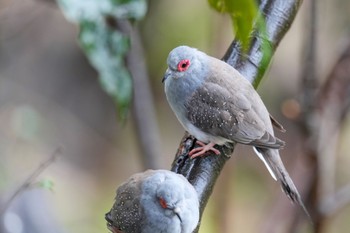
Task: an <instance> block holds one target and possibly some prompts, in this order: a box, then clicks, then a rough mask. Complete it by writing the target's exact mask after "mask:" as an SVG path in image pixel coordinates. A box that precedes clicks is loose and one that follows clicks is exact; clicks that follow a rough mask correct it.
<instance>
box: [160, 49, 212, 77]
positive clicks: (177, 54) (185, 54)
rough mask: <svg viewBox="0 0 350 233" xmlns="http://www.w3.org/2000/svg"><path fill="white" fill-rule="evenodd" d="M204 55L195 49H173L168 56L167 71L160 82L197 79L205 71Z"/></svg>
mask: <svg viewBox="0 0 350 233" xmlns="http://www.w3.org/2000/svg"><path fill="white" fill-rule="evenodd" d="M205 59H206V54H204V53H202V52H200V51H199V50H197V49H195V48H191V47H188V46H179V47H176V48H175V49H173V50H172V51H171V52H170V53H169V56H168V59H167V63H168V69H167V70H166V72H165V75H164V77H163V80H162V82H166V81H167V80H170V79H173V80H183V81H185V82H186V81H189V80H186V79H192V80H193V79H199V78H200V77H202V76H203V75H200V74H203V72H202V71H203V70H205V68H206V67H205V66H204V65H203V64H204V63H205Z"/></svg>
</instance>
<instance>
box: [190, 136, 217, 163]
mask: <svg viewBox="0 0 350 233" xmlns="http://www.w3.org/2000/svg"><path fill="white" fill-rule="evenodd" d="M196 143H197V144H198V145H200V147H197V148H194V149H192V150H191V151H190V153H188V155H189V156H190V158H191V159H194V158H196V157H199V156H203V155H204V154H205V153H206V152H208V151H212V152H214V153H215V154H216V155H219V154H220V151H219V150H217V149H215V148H214V146H215V143H212V142H211V143H208V144H205V143H203V142H201V141H198V140H197V141H196Z"/></svg>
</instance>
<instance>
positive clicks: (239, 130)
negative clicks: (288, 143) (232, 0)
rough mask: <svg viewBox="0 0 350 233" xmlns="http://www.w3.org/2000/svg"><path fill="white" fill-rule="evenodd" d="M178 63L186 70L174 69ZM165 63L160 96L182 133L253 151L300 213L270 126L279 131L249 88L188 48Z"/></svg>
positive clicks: (225, 67)
mask: <svg viewBox="0 0 350 233" xmlns="http://www.w3.org/2000/svg"><path fill="white" fill-rule="evenodd" d="M182 61H187V63H186V65H187V66H186V67H184V68H179V65H180V64H181V62H182ZM167 63H168V69H167V71H166V73H165V76H164V78H163V80H164V85H165V87H164V88H165V93H166V96H167V100H168V102H169V104H170V106H171V108H172V110H173V111H174V113H175V115H176V116H177V118H178V120H179V121H180V123H181V124H182V125H183V127H184V128H185V129H186V130H187V131H188V132H189V133H190V134H192V135H193V136H194V137H196V138H197V139H198V140H200V141H202V142H205V143H210V144H218V145H223V144H225V143H228V142H237V143H242V144H247V145H252V146H253V147H254V150H255V152H256V153H257V155H258V156H259V158H260V159H261V160H262V161H263V162H264V164H265V165H266V167H267V168H268V170H269V172H270V173H271V175H272V177H273V178H274V179H276V180H278V181H280V183H281V187H282V188H283V190H284V191H285V193H286V194H287V195H288V196H289V197H290V198H291V199H292V201H295V202H298V203H299V204H300V205H301V206H302V207H303V208H304V210H305V207H304V205H303V203H302V201H301V198H300V195H299V193H298V191H297V189H296V187H295V185H294V183H293V181H292V180H291V179H290V177H289V175H288V172H287V171H286V169H285V168H284V165H283V163H282V160H281V159H280V155H279V151H278V149H280V148H282V147H283V146H284V142H283V141H282V140H280V139H278V138H276V137H275V136H274V131H273V127H272V124H273V125H274V126H276V127H277V128H278V129H280V130H282V131H284V129H283V127H282V126H281V124H279V123H278V122H277V121H276V120H275V119H273V118H272V117H270V114H269V112H268V111H267V109H266V107H265V105H264V103H263V102H262V100H261V98H260V96H259V95H258V93H257V92H256V91H255V89H254V88H253V86H252V85H251V84H250V83H249V82H248V81H247V80H246V79H245V78H244V77H243V76H242V75H241V74H240V73H239V72H238V71H237V70H236V69H234V68H233V67H231V66H230V65H228V64H227V63H225V62H223V61H221V60H219V59H216V58H214V57H211V56H208V55H206V54H205V53H203V52H201V51H199V50H197V49H194V48H191V47H188V46H179V47H177V48H175V49H173V50H172V51H171V52H170V54H169V56H168V60H167Z"/></svg>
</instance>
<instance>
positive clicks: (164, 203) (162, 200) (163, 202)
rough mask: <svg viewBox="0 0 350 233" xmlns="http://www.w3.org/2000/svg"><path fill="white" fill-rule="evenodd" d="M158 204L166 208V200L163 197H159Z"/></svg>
mask: <svg viewBox="0 0 350 233" xmlns="http://www.w3.org/2000/svg"><path fill="white" fill-rule="evenodd" d="M159 204H160V206H161V207H162V208H164V209H166V208H168V205H167V204H166V201H165V200H164V199H163V198H159Z"/></svg>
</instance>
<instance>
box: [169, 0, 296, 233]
mask: <svg viewBox="0 0 350 233" xmlns="http://www.w3.org/2000/svg"><path fill="white" fill-rule="evenodd" d="M301 2H302V1H301V0H286V1H279V0H263V1H260V6H259V9H260V11H261V12H262V13H263V15H264V16H265V21H266V33H267V37H265V36H261V35H260V34H259V33H257V32H256V33H254V34H253V39H252V45H251V48H250V50H249V51H248V53H247V54H244V53H243V52H242V49H241V47H240V44H239V43H238V42H237V41H233V42H232V44H231V46H230V47H229V49H228V50H227V52H226V54H225V56H224V57H223V60H224V61H225V62H227V63H228V64H230V65H231V66H233V67H235V68H236V69H237V70H239V71H240V72H241V73H242V74H243V76H245V78H247V79H248V80H249V81H250V82H252V83H254V82H255V80H260V78H261V77H262V76H263V75H264V71H265V70H266V68H267V64H268V63H269V62H270V60H271V57H272V54H273V53H274V51H275V49H276V48H277V46H278V44H279V42H280V41H281V39H282V38H283V36H284V35H285V33H286V32H287V31H288V29H289V27H290V25H291V24H292V22H293V20H294V18H295V16H296V13H297V11H298V9H299V6H300V4H301ZM266 40H268V43H269V44H270V46H271V56H270V57H268V58H267V61H266V60H265V61H263V55H264V54H263V45H264V43H266ZM255 86H257V84H256V85H255ZM194 142H195V140H194V138H193V137H190V136H189V135H188V134H185V136H184V137H183V138H182V140H181V142H180V146H179V149H178V152H177V153H176V156H175V159H174V162H173V164H172V169H171V170H172V171H175V172H177V173H180V174H183V175H184V176H185V177H186V178H187V179H188V180H189V181H190V183H191V184H192V185H193V186H194V187H195V189H196V190H197V192H198V194H199V198H200V211H201V215H202V213H203V210H204V208H205V206H206V204H207V201H208V199H209V197H210V195H211V193H212V189H213V187H214V184H215V182H216V179H217V177H218V176H219V174H220V172H221V170H222V169H223V166H224V165H225V163H226V161H227V160H228V158H229V157H228V156H223V155H220V156H215V155H214V154H211V155H208V156H204V157H201V158H195V159H190V158H189V157H188V152H189V151H190V150H191V149H192V148H193V147H194V145H195V144H194ZM217 148H218V149H219V150H220V151H221V153H223V154H225V155H231V154H232V153H233V150H234V145H232V146H231V147H230V148H228V147H225V146H221V147H217ZM198 229H199V226H198V228H197V231H198ZM197 231H196V232H197Z"/></svg>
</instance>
